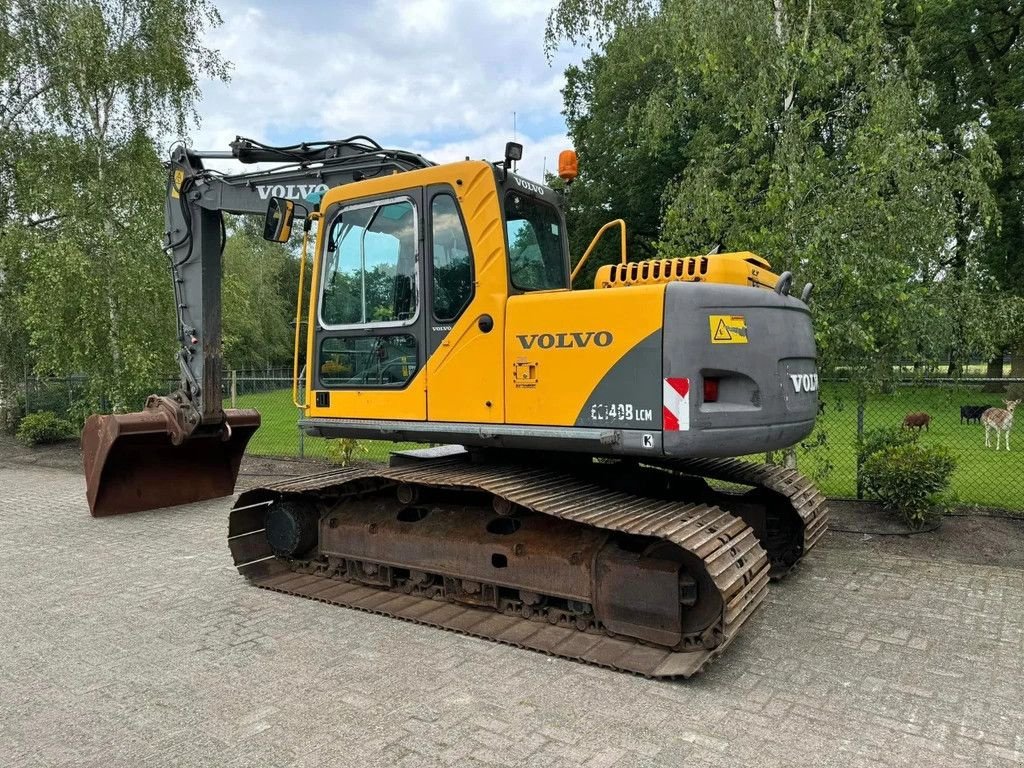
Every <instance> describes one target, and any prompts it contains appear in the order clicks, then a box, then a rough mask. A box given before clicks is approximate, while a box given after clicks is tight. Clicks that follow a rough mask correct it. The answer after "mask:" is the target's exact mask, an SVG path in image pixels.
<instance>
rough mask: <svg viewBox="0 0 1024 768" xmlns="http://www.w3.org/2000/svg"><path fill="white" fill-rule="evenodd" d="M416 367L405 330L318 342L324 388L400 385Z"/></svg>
mask: <svg viewBox="0 0 1024 768" xmlns="http://www.w3.org/2000/svg"><path fill="white" fill-rule="evenodd" d="M416 368H417V365H416V339H415V338H413V337H412V336H411V335H409V334H407V333H397V334H387V335H381V336H345V337H332V338H327V339H324V340H323V343H322V344H321V345H320V383H321V385H322V386H325V387H351V388H355V389H364V388H367V387H395V388H401V387H403V386H405V384H406V383H408V381H409V379H411V378H412V377H413V374H415V373H416Z"/></svg>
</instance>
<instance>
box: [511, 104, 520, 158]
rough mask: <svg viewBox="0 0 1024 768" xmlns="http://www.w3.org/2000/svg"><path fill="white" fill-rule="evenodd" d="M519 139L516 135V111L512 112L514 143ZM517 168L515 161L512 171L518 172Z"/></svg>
mask: <svg viewBox="0 0 1024 768" xmlns="http://www.w3.org/2000/svg"><path fill="white" fill-rule="evenodd" d="M518 138H519V137H518V135H517V134H516V112H515V110H512V141H517V140H518ZM516 167H517V164H516V162H515V161H513V162H512V170H513V171H514V170H516Z"/></svg>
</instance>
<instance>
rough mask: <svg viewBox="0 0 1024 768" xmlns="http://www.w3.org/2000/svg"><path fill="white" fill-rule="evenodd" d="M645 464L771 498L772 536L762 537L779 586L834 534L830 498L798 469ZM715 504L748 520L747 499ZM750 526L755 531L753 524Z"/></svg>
mask: <svg viewBox="0 0 1024 768" xmlns="http://www.w3.org/2000/svg"><path fill="white" fill-rule="evenodd" d="M645 463H647V464H650V465H651V466H656V467H659V468H662V469H665V470H669V471H672V472H679V473H682V474H684V475H689V476H693V477H699V478H712V479H714V480H721V481H725V482H729V483H735V484H739V485H746V486H750V487H751V488H754V489H759V490H762V491H767V492H768V493H769V494H771V495H772V496H771V498H770V499H769V500H768V504H767V506H768V507H769V512H768V518H769V519H768V520H767V526H766V527H767V529H768V530H767V531H764V532H761V531H759V535H761V536H762V537H763V540H762V544H764V546H765V548H766V549H767V550H768V552H769V556H770V558H771V561H772V571H771V576H772V579H773V580H774V579H780V578H782V577H783V576H785V575H786V574H787V573H788V572H789V571H790V570H791V569H792V568H793V566H795V565H796V564H797V563H798V562H799V561H800V560H801V559H802V558H803V557H804V556H805V555H806V554H807V553H808V552H809V551H810V550H811V548H812V547H814V545H815V544H817V543H818V541H819V540H820V539H821V537H822V536H823V535H824V534H825V531H826V530H827V528H828V506H827V504H826V499H825V496H824V495H823V494H822V493H821V491H819V490H818V488H817V486H815V484H814V482H813V481H812V480H811V479H810V478H808V477H807V476H805V475H803V474H801V473H800V472H799V471H797V470H796V469H789V468H786V467H778V466H773V465H770V464H754V463H753V462H749V461H744V460H743V459H731V458H730V459H658V460H653V461H648V462H645ZM711 498H712V500H713V501H714V503H716V504H717V505H718V506H720V507H721V508H723V509H726V510H728V511H730V512H733V513H734V514H736V515H738V516H743V517H744V518H745V519H746V514H745V510H744V496H743V495H742V494H739V493H730V492H716V493H715V494H714V495H713V497H711ZM748 523H750V524H751V525H755V523H754V521H753V520H750V519H748ZM757 527H758V526H756V525H755V528H757ZM773 528H774V530H773Z"/></svg>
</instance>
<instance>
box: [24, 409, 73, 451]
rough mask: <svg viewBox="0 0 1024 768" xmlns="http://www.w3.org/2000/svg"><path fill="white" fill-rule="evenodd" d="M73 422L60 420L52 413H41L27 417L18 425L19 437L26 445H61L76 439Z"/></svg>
mask: <svg viewBox="0 0 1024 768" xmlns="http://www.w3.org/2000/svg"><path fill="white" fill-rule="evenodd" d="M76 434H77V432H76V431H75V427H74V425H73V424H71V422H69V421H65V420H64V419H61V418H58V416H57V414H55V413H53V412H52V411H39V412H38V413H30V414H28V415H26V416H25V417H24V418H23V419H22V420H21V421H20V422H19V423H18V432H17V437H18V439H19V440H21V442H23V443H25V444H26V445H45V444H47V443H59V442H62V441H64V440H70V439H71V438H73V437H75V435H76Z"/></svg>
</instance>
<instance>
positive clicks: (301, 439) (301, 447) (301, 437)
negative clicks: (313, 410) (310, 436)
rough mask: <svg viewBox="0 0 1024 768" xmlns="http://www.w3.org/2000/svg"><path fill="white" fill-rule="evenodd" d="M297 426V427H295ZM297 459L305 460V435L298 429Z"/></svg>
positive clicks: (300, 428)
mask: <svg viewBox="0 0 1024 768" xmlns="http://www.w3.org/2000/svg"><path fill="white" fill-rule="evenodd" d="M296 426H297V425H296ZM298 429H299V458H300V459H304V458H306V433H305V432H303V431H302V427H299V428H298Z"/></svg>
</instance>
